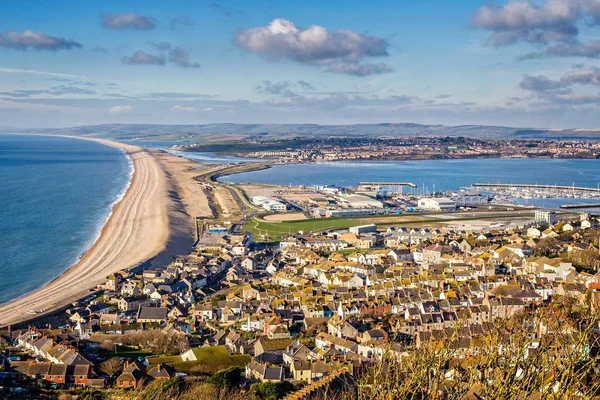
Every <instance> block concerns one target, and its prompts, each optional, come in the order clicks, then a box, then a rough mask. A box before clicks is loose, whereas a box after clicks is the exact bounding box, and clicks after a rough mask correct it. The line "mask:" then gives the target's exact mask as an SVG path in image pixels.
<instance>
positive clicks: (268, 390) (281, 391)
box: [250, 381, 294, 400]
mask: <svg viewBox="0 0 600 400" xmlns="http://www.w3.org/2000/svg"><path fill="white" fill-rule="evenodd" d="M250 390H251V391H252V393H254V394H255V395H256V396H257V397H259V398H260V399H263V400H277V399H281V398H283V397H284V396H285V395H286V394H288V393H289V392H291V391H292V390H294V386H293V385H292V384H291V383H289V382H287V381H286V382H262V383H255V384H253V385H252V386H251V387H250Z"/></svg>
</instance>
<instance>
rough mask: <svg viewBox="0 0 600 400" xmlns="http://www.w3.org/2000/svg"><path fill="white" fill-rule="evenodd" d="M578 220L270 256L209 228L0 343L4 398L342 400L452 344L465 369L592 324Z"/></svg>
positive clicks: (305, 247) (352, 236) (595, 282)
mask: <svg viewBox="0 0 600 400" xmlns="http://www.w3.org/2000/svg"><path fill="white" fill-rule="evenodd" d="M258 200H263V201H264V199H258ZM258 200H257V201H256V202H257V203H259V201H258ZM571 215H572V214H571ZM577 215H579V217H578V218H577V219H570V220H564V219H561V218H564V216H562V215H561V216H560V217H561V218H557V214H556V213H555V212H554V211H544V210H538V211H536V212H535V215H534V217H533V218H529V219H523V220H521V222H519V224H516V225H512V226H510V227H504V228H495V229H494V228H489V227H488V228H487V229H480V230H478V231H473V230H464V229H458V228H456V227H451V226H447V225H446V226H440V227H438V228H435V227H419V226H415V225H411V226H407V227H402V226H395V227H379V226H377V225H376V224H366V225H359V226H351V227H348V228H336V229H328V230H324V231H319V232H311V233H306V234H299V233H297V234H291V235H287V236H285V237H283V238H282V239H281V240H279V241H277V242H264V241H257V242H255V241H254V238H253V235H252V233H250V232H244V231H240V232H235V231H234V230H233V229H228V228H224V227H222V226H220V225H215V224H213V225H208V226H206V227H205V228H204V229H203V234H202V236H201V237H200V238H199V240H198V242H197V244H196V247H195V249H194V252H193V253H192V254H190V255H189V256H187V257H182V258H179V259H177V260H175V261H174V262H172V263H171V264H170V265H168V266H167V267H166V268H163V269H160V270H157V269H144V268H141V269H140V268H133V269H131V270H125V271H121V272H119V273H115V274H111V275H110V276H107V277H106V281H105V282H104V284H102V285H101V286H100V287H97V288H95V289H93V290H92V292H91V293H90V295H89V296H88V297H86V298H85V299H82V300H81V301H78V302H75V303H73V304H71V305H70V306H69V307H68V308H67V309H66V310H64V311H63V312H62V313H59V314H57V315H55V316H53V317H46V318H41V319H40V320H39V321H37V323H32V324H30V325H28V326H25V325H23V326H18V327H10V326H9V327H6V328H5V329H4V330H3V331H0V333H1V335H2V336H1V339H0V343H1V347H0V349H1V351H2V352H1V353H0V366H1V370H0V371H1V372H0V383H1V386H2V387H1V388H0V393H4V394H5V396H9V397H10V396H12V395H14V396H17V395H22V394H23V393H32V394H33V395H34V396H35V395H36V393H37V394H38V395H39V393H43V392H44V391H45V390H64V392H65V393H75V394H77V393H81V390H85V391H90V390H91V391H98V392H103V391H104V392H106V391H108V392H115V391H116V392H118V391H126V390H136V388H137V389H138V390H139V389H140V388H143V387H144V386H145V385H151V384H152V382H154V384H159V383H161V382H168V381H173V380H178V381H180V380H190V379H193V380H197V379H200V380H201V381H205V382H209V383H212V384H215V385H217V386H219V385H220V387H226V388H229V389H231V388H236V389H237V388H242V389H241V390H243V391H247V392H248V393H251V394H252V395H253V396H255V397H254V398H283V397H284V396H287V397H286V398H288V399H311V398H320V397H318V396H323V395H324V394H326V393H333V392H335V391H340V393H341V392H343V393H352V390H357V389H356V386H357V382H358V380H359V379H361V376H363V375H364V374H367V373H368V371H371V370H372V368H374V366H375V365H376V364H377V363H378V362H381V360H383V359H388V360H389V357H394V358H399V359H402V358H403V357H411V355H412V354H414V352H418V351H420V350H419V349H425V348H427V347H428V346H430V344H431V343H434V342H438V341H442V342H449V341H451V340H452V339H451V337H452V334H451V333H450V334H449V333H448V332H452V331H458V332H460V340H459V341H458V342H456V346H457V349H459V350H460V351H461V352H460V353H456V355H455V357H456V358H457V361H459V360H460V359H463V358H464V357H466V354H471V355H472V354H473V352H476V351H477V346H476V345H475V344H474V343H476V342H477V341H478V340H480V339H481V338H482V337H485V336H486V335H488V334H489V333H490V332H491V330H493V329H494V328H493V327H494V324H496V323H498V321H502V320H512V319H514V318H516V317H517V316H518V315H520V314H522V313H524V312H526V311H527V310H531V309H532V307H533V308H535V307H544V306H545V305H549V304H555V302H556V301H558V299H570V300H571V301H572V302H573V303H574V304H579V305H581V307H583V306H584V305H585V304H588V305H589V307H591V309H592V310H597V308H598V306H599V305H600V277H599V276H598V275H596V274H597V271H598V267H599V264H600V261H599V260H600V257H599V254H600V248H599V239H600V229H599V227H600V225H599V222H598V219H597V218H596V217H595V216H593V215H589V214H585V213H582V214H577ZM550 333H551V332H548V334H550ZM544 338H545V334H544V332H543V330H539V329H538V330H534V331H532V332H530V339H531V341H532V343H539V342H540V341H543V340H544ZM428 343H429V344H428ZM444 368H445V369H446V373H447V374H448V373H450V372H449V370H451V369H452V367H451V366H446V367H444ZM216 377H218V378H216ZM450 380H452V378H450ZM224 382H225V383H224ZM353 388H354V389H353ZM268 390H271V392H269V393H275V394H271V395H267V394H265V393H267V392H268ZM439 392H440V393H443V392H444V391H443V390H442V389H440V390H439ZM268 396H273V397H268Z"/></svg>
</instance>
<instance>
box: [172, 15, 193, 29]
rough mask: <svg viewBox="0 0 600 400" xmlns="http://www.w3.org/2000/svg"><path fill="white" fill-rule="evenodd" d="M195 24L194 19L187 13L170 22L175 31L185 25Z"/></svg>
mask: <svg viewBox="0 0 600 400" xmlns="http://www.w3.org/2000/svg"><path fill="white" fill-rule="evenodd" d="M194 25H195V23H194V21H193V20H192V19H191V18H190V17H188V16H185V15H181V16H179V17H176V18H173V19H172V20H171V23H170V27H171V30H172V31H175V30H177V29H178V28H181V27H184V26H194Z"/></svg>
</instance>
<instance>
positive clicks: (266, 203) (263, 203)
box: [252, 196, 287, 211]
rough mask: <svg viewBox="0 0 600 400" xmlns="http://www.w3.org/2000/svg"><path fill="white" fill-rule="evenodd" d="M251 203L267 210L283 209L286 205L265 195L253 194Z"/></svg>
mask: <svg viewBox="0 0 600 400" xmlns="http://www.w3.org/2000/svg"><path fill="white" fill-rule="evenodd" d="M252 203H253V204H255V205H257V206H259V207H262V208H264V209H265V210H267V211H285V210H286V209H287V207H286V205H285V204H283V203H282V202H280V201H277V200H274V199H272V198H270V197H267V196H254V197H253V198H252Z"/></svg>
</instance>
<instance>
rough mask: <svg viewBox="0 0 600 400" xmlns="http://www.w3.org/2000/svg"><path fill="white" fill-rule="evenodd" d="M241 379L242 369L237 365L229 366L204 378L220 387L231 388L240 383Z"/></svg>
mask: <svg viewBox="0 0 600 400" xmlns="http://www.w3.org/2000/svg"><path fill="white" fill-rule="evenodd" d="M241 380H242V370H241V369H240V368H239V367H229V368H227V369H222V370H220V371H218V372H215V373H214V374H213V375H212V376H211V377H210V378H208V379H207V380H206V382H208V383H212V384H213V385H215V386H218V387H220V388H222V389H232V388H234V387H236V386H237V385H239V384H240V382H241Z"/></svg>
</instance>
